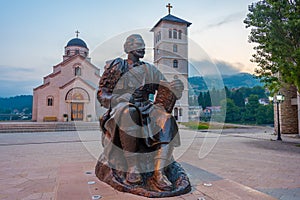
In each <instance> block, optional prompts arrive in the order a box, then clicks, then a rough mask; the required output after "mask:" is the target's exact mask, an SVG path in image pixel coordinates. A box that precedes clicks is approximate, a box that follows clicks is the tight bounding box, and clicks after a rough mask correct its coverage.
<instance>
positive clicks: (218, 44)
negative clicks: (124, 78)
mask: <svg viewBox="0 0 300 200" xmlns="http://www.w3.org/2000/svg"><path fill="white" fill-rule="evenodd" d="M252 2H254V0H226V1H224V0H210V1H207V0H206V1H204V0H187V1H183V0H170V1H164V0H152V1H149V0H148V1H146V0H126V1H121V0H119V1H104V0H94V1H90V0H87V1H74V0H73V1H69V0H64V1H58V0H52V1H38V0H26V1H22V0H19V1H4V0H3V1H1V9H0V10H1V12H0V25H1V31H0V38H1V48H0V74H1V75H0V97H9V96H15V95H22V94H32V89H33V88H35V87H37V86H39V85H40V84H42V80H43V77H44V76H46V75H48V74H49V73H51V72H52V66H54V65H56V64H58V63H60V62H61V61H62V55H63V53H64V47H65V46H66V44H67V42H68V41H69V40H70V39H72V38H74V37H75V31H76V30H79V31H80V34H79V37H80V38H81V39H83V40H84V41H85V42H86V43H87V45H88V47H89V50H90V56H91V58H92V63H93V64H94V65H96V66H98V67H99V68H102V67H103V65H104V61H103V60H102V59H99V58H100V57H101V55H98V54H99V53H101V52H100V51H97V49H101V45H102V44H103V43H105V42H106V41H110V40H113V38H115V37H118V36H120V35H121V36H123V35H124V40H125V39H126V38H125V37H126V36H127V33H128V32H137V33H139V31H140V33H141V34H143V33H144V32H147V34H152V33H150V32H148V31H150V29H151V28H152V27H153V26H154V25H155V24H156V22H157V21H158V20H159V19H160V18H162V17H164V16H165V15H167V14H168V12H167V8H166V5H167V4H168V3H171V4H172V6H173V8H172V11H171V14H173V15H175V16H177V17H179V18H182V19H185V20H187V21H189V22H191V23H192V25H191V26H190V27H189V38H190V39H191V40H192V41H193V42H194V43H195V44H197V45H198V46H199V47H200V48H202V49H203V50H204V51H205V52H206V53H207V55H208V56H209V58H210V59H211V60H212V61H214V62H215V63H218V64H219V65H218V66H220V71H221V73H224V74H226V73H227V74H230V73H235V72H248V73H254V68H255V64H253V63H251V62H250V61H249V60H250V59H251V55H252V54H253V53H254V51H253V50H252V48H253V44H249V43H248V41H247V39H248V34H249V31H250V30H247V29H246V28H245V24H244V23H243V20H244V19H245V17H246V14H247V9H248V5H249V4H251V3H252ZM141 30H142V31H141ZM145 30H146V31H145ZM119 38H121V40H123V38H122V37H119ZM151 39H152V38H151ZM121 40H120V41H121ZM122 45H123V43H121V44H120V47H122ZM146 45H147V47H148V48H149V49H151V48H152V46H153V41H150V42H149V41H147V40H146ZM120 50H122V49H120ZM103 55H105V56H107V60H109V59H112V58H113V57H115V56H118V55H116V54H115V52H113V51H112V50H111V51H110V49H106V52H103ZM103 55H102V57H103ZM190 55H193V52H190ZM103 59H104V58H103ZM193 59H195V60H197V58H196V57H194V58H193ZM198 61H199V62H201V60H198ZM221 68H222V69H221Z"/></svg>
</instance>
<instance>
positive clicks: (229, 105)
mask: <svg viewBox="0 0 300 200" xmlns="http://www.w3.org/2000/svg"><path fill="white" fill-rule="evenodd" d="M225 108H226V109H225ZM225 110H226V117H225V122H238V121H240V119H241V114H240V109H239V107H237V106H236V105H235V104H234V102H233V100H232V99H229V98H227V99H223V100H222V101H221V112H222V114H223V115H224V114H225Z"/></svg>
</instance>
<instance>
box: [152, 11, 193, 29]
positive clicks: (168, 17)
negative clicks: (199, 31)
mask: <svg viewBox="0 0 300 200" xmlns="http://www.w3.org/2000/svg"><path fill="white" fill-rule="evenodd" d="M162 21H169V22H177V23H182V24H186V25H187V27H189V26H190V25H191V24H192V23H191V22H188V21H185V20H184V19H180V18H178V17H176V16H174V15H171V14H168V15H166V16H165V17H163V18H161V19H160V20H159V21H158V22H157V23H156V24H155V25H154V27H153V28H152V29H151V31H153V29H154V28H155V27H157V26H158V24H159V23H160V22H162Z"/></svg>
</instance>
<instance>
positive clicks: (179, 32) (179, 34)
mask: <svg viewBox="0 0 300 200" xmlns="http://www.w3.org/2000/svg"><path fill="white" fill-rule="evenodd" d="M181 35H182V31H181V30H179V31H178V39H180V40H181Z"/></svg>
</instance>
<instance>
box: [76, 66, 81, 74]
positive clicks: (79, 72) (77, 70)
mask: <svg viewBox="0 0 300 200" xmlns="http://www.w3.org/2000/svg"><path fill="white" fill-rule="evenodd" d="M75 76H81V68H80V67H75Z"/></svg>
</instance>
